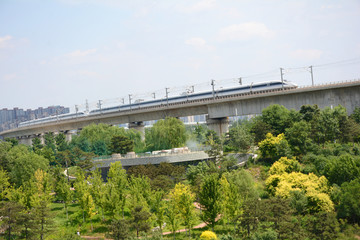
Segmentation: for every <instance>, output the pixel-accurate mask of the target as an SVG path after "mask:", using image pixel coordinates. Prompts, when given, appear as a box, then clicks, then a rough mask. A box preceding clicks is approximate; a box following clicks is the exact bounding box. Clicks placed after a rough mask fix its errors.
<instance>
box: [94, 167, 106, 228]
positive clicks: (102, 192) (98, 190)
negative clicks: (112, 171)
mask: <svg viewBox="0 0 360 240" xmlns="http://www.w3.org/2000/svg"><path fill="white" fill-rule="evenodd" d="M91 174H92V178H91V179H90V182H91V187H90V192H91V195H92V197H93V199H94V202H95V205H96V206H97V207H99V208H101V215H102V219H103V221H104V220H105V219H104V209H105V208H106V200H107V199H106V197H107V194H106V193H107V188H108V186H109V185H105V183H104V182H103V180H102V177H101V172H100V170H99V169H98V168H97V169H96V170H94V171H92V172H91Z"/></svg>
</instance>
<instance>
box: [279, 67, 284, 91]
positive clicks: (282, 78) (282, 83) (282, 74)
mask: <svg viewBox="0 0 360 240" xmlns="http://www.w3.org/2000/svg"><path fill="white" fill-rule="evenodd" d="M283 70H284V69H283V68H280V75H281V85H282V90H283V91H284V73H283Z"/></svg>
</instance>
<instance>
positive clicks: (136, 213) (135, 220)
mask: <svg viewBox="0 0 360 240" xmlns="http://www.w3.org/2000/svg"><path fill="white" fill-rule="evenodd" d="M131 216H132V219H131V227H132V228H133V229H135V230H136V237H139V233H140V232H148V231H149V230H150V227H151V226H150V223H149V219H150V216H151V215H150V213H149V212H147V211H146V210H145V209H143V207H142V206H136V207H135V208H134V209H133V210H132V211H131Z"/></svg>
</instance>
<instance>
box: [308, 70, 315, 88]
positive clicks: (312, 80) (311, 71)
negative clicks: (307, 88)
mask: <svg viewBox="0 0 360 240" xmlns="http://www.w3.org/2000/svg"><path fill="white" fill-rule="evenodd" d="M309 68H310V74H311V83H312V86H314V75H313V66H310V67H309Z"/></svg>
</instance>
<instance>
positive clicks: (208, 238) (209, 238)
mask: <svg viewBox="0 0 360 240" xmlns="http://www.w3.org/2000/svg"><path fill="white" fill-rule="evenodd" d="M200 239H204V240H217V239H218V238H217V236H216V234H215V233H213V232H212V231H204V232H202V233H201V236H200Z"/></svg>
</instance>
